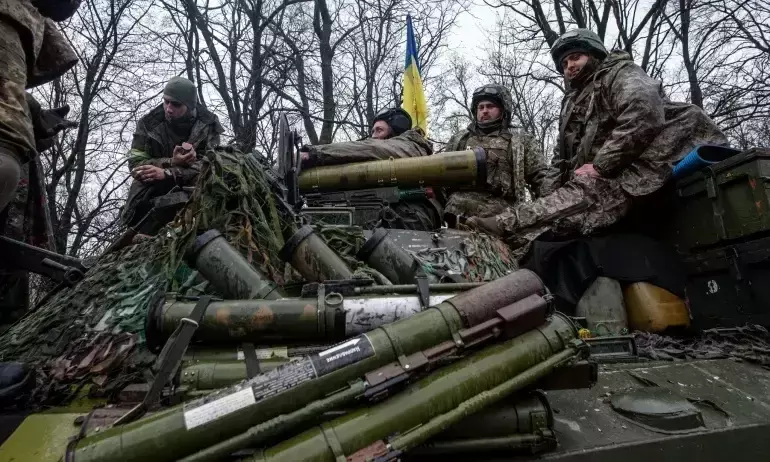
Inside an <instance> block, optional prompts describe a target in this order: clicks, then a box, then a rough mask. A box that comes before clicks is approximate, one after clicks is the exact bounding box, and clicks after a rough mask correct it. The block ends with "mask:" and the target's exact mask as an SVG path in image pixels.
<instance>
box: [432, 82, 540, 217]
mask: <svg viewBox="0 0 770 462" xmlns="http://www.w3.org/2000/svg"><path fill="white" fill-rule="evenodd" d="M512 106H513V101H512V99H511V94H510V93H509V92H508V90H507V89H506V88H505V87H503V86H502V85H484V86H483V87H479V88H477V89H476V90H475V91H474V92H473V99H472V100H471V110H472V111H473V115H474V117H475V120H474V121H473V122H471V124H470V125H468V128H467V129H465V130H463V131H461V132H460V133H457V134H455V135H454V136H453V137H452V138H451V139H450V140H449V143H447V147H446V150H447V151H462V150H465V149H472V148H476V147H482V148H484V150H485V151H486V154H487V184H486V185H483V186H479V187H477V188H474V189H467V190H466V189H463V188H458V189H455V190H451V191H447V192H448V193H449V200H448V202H447V205H446V208H445V210H444V213H445V217H446V220H447V222H448V223H449V224H450V226H453V225H455V224H456V222H457V217H470V216H479V217H489V216H492V215H495V214H498V213H500V212H502V211H503V210H505V208H506V207H508V206H510V205H513V204H515V203H516V202H518V201H521V200H523V199H524V196H525V188H526V187H527V186H528V187H529V189H530V192H531V193H532V194H533V195H534V196H535V197H541V196H543V195H545V194H548V193H549V192H550V190H549V189H548V186H547V183H546V181H545V179H546V171H547V167H546V164H545V158H544V157H543V153H542V149H541V148H540V145H539V143H538V142H537V141H536V140H535V139H534V138H532V137H531V136H529V135H527V134H525V133H524V132H522V131H521V130H518V129H515V128H512V127H511V111H512V109H513V107H512Z"/></svg>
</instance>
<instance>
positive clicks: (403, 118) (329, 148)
mask: <svg viewBox="0 0 770 462" xmlns="http://www.w3.org/2000/svg"><path fill="white" fill-rule="evenodd" d="M411 127H412V118H411V117H410V116H409V113H407V112H406V111H404V110H403V109H400V108H391V109H384V110H382V111H380V112H378V113H377V115H376V116H375V117H374V120H373V121H372V127H371V132H372V136H371V138H369V139H366V140H361V141H348V142H343V143H332V144H324V145H318V146H304V147H303V148H302V168H311V167H317V166H323V165H340V164H351V163H356V162H366V161H370V160H384V159H390V158H405V157H421V156H429V155H431V154H433V148H432V146H431V144H430V143H429V142H428V140H426V139H425V136H424V135H423V133H422V131H421V130H420V129H419V128H417V129H411ZM441 215H442V210H441V206H440V204H439V203H438V202H437V201H436V200H435V199H433V198H427V197H426V198H425V199H409V200H408V201H401V202H399V203H397V204H390V206H389V207H386V208H384V209H383V212H382V213H381V216H380V220H379V222H378V223H373V224H372V226H381V227H387V228H395V229H412V230H418V231H433V230H436V229H438V228H440V227H441Z"/></svg>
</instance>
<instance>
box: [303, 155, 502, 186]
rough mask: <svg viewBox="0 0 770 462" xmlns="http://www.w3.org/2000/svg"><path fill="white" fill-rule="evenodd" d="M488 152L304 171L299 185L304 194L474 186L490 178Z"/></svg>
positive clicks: (345, 165)
mask: <svg viewBox="0 0 770 462" xmlns="http://www.w3.org/2000/svg"><path fill="white" fill-rule="evenodd" d="M486 165H487V159H486V152H485V151H484V149H482V148H476V149H473V150H467V151H452V152H444V153H441V154H436V155H433V156H424V157H407V158H402V159H388V160H373V161H369V162H357V163H354V164H344V165H330V166H326V167H316V168H311V169H307V170H303V171H302V172H301V173H300V174H299V178H298V184H299V190H300V192H302V193H312V192H331V191H343V190H344V191H349V190H353V189H369V188H381V187H385V186H398V187H400V188H421V187H423V186H433V187H441V186H458V185H462V186H472V185H483V184H486V181H487V167H486Z"/></svg>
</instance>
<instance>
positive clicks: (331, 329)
mask: <svg viewBox="0 0 770 462" xmlns="http://www.w3.org/2000/svg"><path fill="white" fill-rule="evenodd" d="M453 296H454V294H436V295H433V296H431V297H430V305H437V304H439V303H441V302H443V301H445V300H448V299H450V298H452V297H453ZM194 307H195V302H193V301H175V300H172V301H168V302H166V303H165V304H164V305H163V307H162V308H161V309H160V310H159V311H158V314H157V315H156V319H155V322H154V323H153V329H154V331H155V332H157V333H158V335H152V337H153V340H154V343H162V341H163V339H167V338H168V336H169V335H171V334H172V333H173V332H174V330H175V329H176V328H177V326H178V325H179V323H180V322H182V319H184V318H186V317H188V316H189V315H190V313H192V310H193V308H194ZM421 311H422V306H420V300H419V298H418V297H417V296H416V295H392V296H377V295H372V296H358V297H342V296H341V295H340V294H337V293H329V294H325V295H324V296H323V299H322V300H321V302H320V303H319V300H318V299H312V298H298V299H288V298H287V299H281V300H223V301H217V302H212V303H211V304H210V305H209V306H208V308H207V309H206V313H205V314H204V315H203V319H201V321H200V323H199V325H198V329H197V330H196V331H195V340H196V342H199V343H203V344H205V345H208V346H214V345H228V344H239V343H254V344H258V345H259V344H270V343H277V344H287V343H294V344H296V343H312V342H321V343H323V342H328V343H331V342H335V341H340V340H343V339H345V338H347V337H351V336H354V335H358V334H362V333H364V332H368V331H370V330H372V329H375V328H377V327H379V326H382V325H385V324H388V323H391V322H395V321H398V320H400V319H405V318H408V317H410V316H413V315H415V314H417V313H419V312H421Z"/></svg>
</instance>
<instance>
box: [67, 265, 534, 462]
mask: <svg viewBox="0 0 770 462" xmlns="http://www.w3.org/2000/svg"><path fill="white" fill-rule="evenodd" d="M544 292H545V287H544V286H543V283H542V281H541V280H540V278H539V277H537V275H535V274H534V273H533V272H531V271H528V270H519V271H516V272H515V273H512V274H510V275H508V276H506V277H503V278H500V279H497V280H495V281H492V282H490V283H488V284H485V285H484V286H482V287H479V288H477V289H472V290H470V291H468V292H466V293H463V294H460V295H458V296H456V297H453V298H451V299H449V300H446V301H444V302H442V303H440V304H438V305H436V306H435V307H431V308H428V309H426V310H424V311H422V312H420V313H417V314H415V315H414V316H412V317H411V318H407V319H403V320H401V321H397V322H395V323H392V324H389V325H387V326H385V327H380V328H377V329H375V330H373V331H371V332H368V333H366V334H364V335H360V336H358V337H355V338H353V339H350V340H348V341H346V342H344V343H342V344H339V345H336V346H334V347H332V348H329V349H327V350H324V351H322V352H320V353H317V354H314V355H311V356H308V357H306V358H303V359H302V360H300V361H293V362H291V363H289V364H287V365H285V366H282V367H279V368H277V369H274V370H272V371H270V372H268V373H265V374H260V375H258V376H256V377H254V378H252V379H250V380H249V381H247V382H244V383H242V384H239V385H237V386H234V387H232V388H230V389H227V390H222V391H220V392H217V393H213V394H211V395H209V396H207V397H205V398H203V399H200V400H197V401H193V402H190V403H185V404H184V405H180V406H175V407H172V408H170V409H167V410H164V411H161V412H158V413H156V414H154V415H152V416H148V417H146V418H144V419H141V420H137V421H135V422H131V423H128V424H126V425H123V426H119V427H112V428H109V429H106V430H104V431H101V432H99V433H97V434H93V435H90V436H87V437H85V438H83V439H82V440H80V441H79V442H77V443H75V444H73V445H71V446H70V448H71V449H70V451H69V457H70V459H69V460H71V461H77V462H83V461H103V460H109V461H113V462H120V461H129V460H142V461H144V462H156V461H158V462H160V461H167V460H176V459H179V458H182V457H184V456H187V455H189V454H192V453H195V452H197V451H199V450H201V449H203V448H206V447H209V446H212V445H214V444H216V443H218V442H219V441H221V440H223V439H226V438H230V437H233V436H235V435H238V434H240V433H243V432H244V431H246V430H248V429H249V428H251V427H253V426H254V425H257V424H259V423H262V422H265V421H267V420H270V419H273V418H275V417H277V416H279V415H282V414H288V413H290V412H293V411H295V410H297V409H301V408H303V407H304V406H306V405H307V404H309V403H312V402H313V401H317V400H319V399H323V398H324V397H326V396H327V395H329V394H331V393H334V392H336V391H338V390H343V389H345V388H347V387H348V386H349V383H350V382H351V381H355V380H356V379H360V378H362V377H364V376H365V375H366V374H367V373H368V372H370V371H374V370H375V369H377V368H379V367H382V366H384V365H387V364H389V363H392V362H393V361H396V360H397V359H398V358H399V357H401V356H405V355H411V354H413V353H415V352H419V351H422V350H426V349H429V348H431V347H433V346H435V345H438V344H441V343H443V342H446V341H455V342H460V343H462V342H461V341H460V340H459V337H457V333H458V332H459V331H461V330H462V329H463V328H467V327H471V326H473V325H474V324H473V323H474V322H483V321H485V320H487V319H488V318H492V317H497V316H498V314H497V312H496V310H495V308H500V307H504V306H506V305H509V304H511V303H513V302H516V301H518V300H521V299H524V298H526V297H528V296H529V295H531V294H543V293H544ZM494 303H497V307H495V306H492V305H493V304H494ZM484 314H486V316H487V317H486V318H485V317H484Z"/></svg>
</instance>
